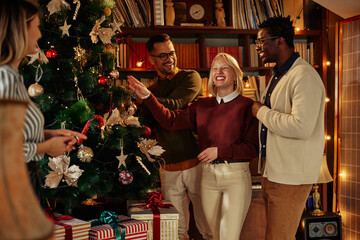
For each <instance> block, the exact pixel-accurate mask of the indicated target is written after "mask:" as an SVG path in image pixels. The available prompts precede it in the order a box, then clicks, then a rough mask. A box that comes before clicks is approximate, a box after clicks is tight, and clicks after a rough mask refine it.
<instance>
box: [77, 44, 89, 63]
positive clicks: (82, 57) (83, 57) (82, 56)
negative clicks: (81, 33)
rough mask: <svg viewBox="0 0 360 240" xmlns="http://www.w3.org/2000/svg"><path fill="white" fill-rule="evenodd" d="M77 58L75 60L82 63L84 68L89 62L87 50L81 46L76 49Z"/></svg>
mask: <svg viewBox="0 0 360 240" xmlns="http://www.w3.org/2000/svg"><path fill="white" fill-rule="evenodd" d="M74 52H75V57H74V59H75V60H77V61H78V62H80V63H81V65H82V66H84V65H85V63H86V62H87V53H86V50H85V49H83V48H82V47H81V46H80V44H78V45H77V46H76V47H74Z"/></svg>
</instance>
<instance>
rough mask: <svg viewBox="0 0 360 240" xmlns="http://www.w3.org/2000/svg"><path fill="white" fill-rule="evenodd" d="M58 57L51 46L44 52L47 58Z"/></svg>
mask: <svg viewBox="0 0 360 240" xmlns="http://www.w3.org/2000/svg"><path fill="white" fill-rule="evenodd" d="M57 55H58V52H57V51H56V49H55V47H54V46H51V47H50V49H49V50H47V51H46V57H47V58H55V57H56V56H57Z"/></svg>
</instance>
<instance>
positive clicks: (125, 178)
mask: <svg viewBox="0 0 360 240" xmlns="http://www.w3.org/2000/svg"><path fill="white" fill-rule="evenodd" d="M133 180H134V176H133V174H132V173H131V172H130V171H128V170H122V171H120V173H119V182H121V183H122V184H123V185H128V184H130V183H131V182H132V181H133Z"/></svg>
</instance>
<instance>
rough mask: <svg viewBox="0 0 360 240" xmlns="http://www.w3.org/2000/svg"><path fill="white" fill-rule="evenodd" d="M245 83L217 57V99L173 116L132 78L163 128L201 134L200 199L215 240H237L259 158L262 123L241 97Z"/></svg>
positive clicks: (213, 75)
mask: <svg viewBox="0 0 360 240" xmlns="http://www.w3.org/2000/svg"><path fill="white" fill-rule="evenodd" d="M242 77H243V73H242V71H241V69H240V67H239V64H238V63H237V61H236V60H235V59H234V58H233V57H232V56H231V55H229V54H226V53H219V54H218V55H217V56H216V57H215V58H214V60H213V62H212V65H211V71H210V78H209V82H208V88H209V91H210V93H211V94H212V96H213V97H207V98H201V99H199V100H198V101H196V102H194V103H192V104H190V105H189V106H188V107H187V108H185V109H183V110H177V111H170V110H169V109H167V108H165V107H164V106H162V105H161V104H159V103H158V102H157V100H156V98H155V97H154V96H153V94H152V93H151V92H150V91H149V90H148V89H147V88H146V87H145V86H144V85H143V84H142V83H140V82H139V81H137V80H136V79H135V78H134V77H132V76H128V82H129V87H130V89H131V90H132V91H134V92H135V93H136V94H137V95H138V96H139V97H141V98H143V99H144V102H145V103H146V105H147V106H148V107H149V109H150V110H151V112H152V114H153V115H154V117H155V118H156V120H157V121H158V122H159V123H160V124H161V125H162V126H163V127H164V128H166V129H169V130H179V129H193V130H196V132H197V133H198V137H199V148H200V154H199V155H198V159H199V161H201V162H202V163H203V173H202V180H201V194H202V195H201V198H202V205H203V209H204V212H205V217H206V220H207V222H208V224H209V227H210V229H211V231H212V235H213V239H221V240H238V239H239V237H240V233H241V228H242V225H243V223H244V220H245V216H246V213H247V211H248V209H249V206H250V201H251V176H250V171H249V161H250V160H251V159H252V158H254V157H256V156H257V154H258V137H257V131H258V130H257V129H258V128H257V124H258V121H257V120H256V118H254V117H253V116H252V113H251V106H252V104H253V101H252V100H251V99H249V98H246V97H243V96H242V92H243V87H242V82H241V81H242Z"/></svg>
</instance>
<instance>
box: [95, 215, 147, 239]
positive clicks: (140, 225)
mask: <svg viewBox="0 0 360 240" xmlns="http://www.w3.org/2000/svg"><path fill="white" fill-rule="evenodd" d="M118 218H119V220H120V223H119V225H121V226H123V227H125V232H126V234H125V240H135V239H136V240H147V232H148V225H147V223H145V222H142V221H139V220H135V219H131V218H130V217H127V216H123V215H119V216H118ZM119 229H120V231H121V228H120V227H119ZM89 235H90V236H89V237H90V238H89V239H90V240H95V239H98V240H109V239H115V232H114V229H113V228H112V227H111V226H110V225H109V224H104V225H99V226H94V227H91V229H90V234H89Z"/></svg>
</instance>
